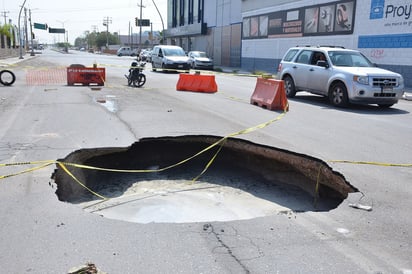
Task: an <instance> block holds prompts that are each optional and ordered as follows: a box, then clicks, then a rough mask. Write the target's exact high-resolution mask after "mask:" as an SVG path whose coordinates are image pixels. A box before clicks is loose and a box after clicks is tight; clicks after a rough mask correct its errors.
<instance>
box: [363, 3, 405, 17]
mask: <svg viewBox="0 0 412 274" xmlns="http://www.w3.org/2000/svg"><path fill="white" fill-rule="evenodd" d="M411 13H412V4H410V1H387V3H385V0H371V11H370V16H369V18H370V19H404V20H409V19H411Z"/></svg>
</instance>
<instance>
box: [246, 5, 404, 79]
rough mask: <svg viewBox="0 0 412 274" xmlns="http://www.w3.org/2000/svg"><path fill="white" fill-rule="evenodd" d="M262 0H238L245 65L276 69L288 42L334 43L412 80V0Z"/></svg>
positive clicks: (300, 43)
mask: <svg viewBox="0 0 412 274" xmlns="http://www.w3.org/2000/svg"><path fill="white" fill-rule="evenodd" d="M259 2H260V1H259ZM262 2H263V3H260V4H259V5H258V6H257V5H256V1H252V0H244V1H242V3H243V6H242V24H243V29H242V68H243V69H246V70H251V71H253V70H263V71H269V72H272V73H275V72H276V69H277V66H278V64H279V62H280V60H281V58H282V57H283V55H284V54H285V52H286V51H287V49H288V48H290V47H292V46H296V45H334V46H343V47H345V48H351V49H358V50H360V51H361V52H362V53H363V54H365V55H366V56H367V57H368V58H369V59H371V60H372V61H373V62H374V63H376V64H378V65H379V66H380V67H384V68H388V69H391V70H394V71H396V72H399V73H401V74H402V75H403V76H404V78H405V80H406V85H407V86H412V64H411V62H410V60H412V16H411V15H412V14H411V13H412V3H411V2H410V1H407V0H368V1H363V0H362V1H361V0H351V1H349V0H345V1H309V0H307V1H288V3H284V4H280V5H279V4H278V5H273V4H271V3H269V1H262ZM265 2H266V3H265ZM314 2H316V4H314ZM253 6H254V8H252V7H253Z"/></svg>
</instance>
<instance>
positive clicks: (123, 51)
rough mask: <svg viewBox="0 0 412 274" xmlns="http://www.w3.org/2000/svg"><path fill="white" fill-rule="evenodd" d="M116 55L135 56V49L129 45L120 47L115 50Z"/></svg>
mask: <svg viewBox="0 0 412 274" xmlns="http://www.w3.org/2000/svg"><path fill="white" fill-rule="evenodd" d="M117 56H137V50H136V49H132V48H130V47H121V48H119V49H118V50H117Z"/></svg>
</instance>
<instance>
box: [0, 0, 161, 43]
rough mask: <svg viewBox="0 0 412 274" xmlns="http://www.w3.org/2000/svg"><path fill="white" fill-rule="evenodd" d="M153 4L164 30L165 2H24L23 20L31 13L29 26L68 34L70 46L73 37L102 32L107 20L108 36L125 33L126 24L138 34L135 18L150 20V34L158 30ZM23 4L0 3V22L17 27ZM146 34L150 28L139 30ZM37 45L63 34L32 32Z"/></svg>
mask: <svg viewBox="0 0 412 274" xmlns="http://www.w3.org/2000/svg"><path fill="white" fill-rule="evenodd" d="M153 1H154V2H155V3H156V5H157V7H158V9H159V11H160V13H161V15H162V18H163V22H164V28H165V29H166V28H167V0H114V1H113V0H111V1H109V0H26V3H25V5H24V7H25V8H27V16H29V10H30V11H31V17H32V23H40V24H47V25H48V26H49V27H52V28H64V29H66V31H67V33H68V41H69V43H71V44H74V40H75V39H76V38H77V37H82V36H83V37H84V33H85V31H93V30H95V29H96V30H97V31H106V27H105V26H103V21H104V20H105V19H106V20H107V19H108V21H109V22H110V23H109V32H111V33H114V32H118V33H120V34H121V35H127V34H128V33H129V31H128V30H129V23H130V25H131V27H132V30H133V33H138V32H139V29H140V28H139V27H136V26H135V17H140V7H139V6H140V3H142V6H143V8H142V18H143V19H150V22H151V23H152V24H153V30H155V31H156V30H158V31H160V30H162V28H163V27H162V21H161V18H160V15H159V13H158V12H157V10H156V7H155V5H154V4H153ZM23 2H24V0H0V22H1V24H4V21H5V16H6V22H8V21H9V19H11V20H12V23H13V24H14V25H18V17H19V11H20V7H21V6H22V4H23ZM21 18H22V21H21V26H22V25H23V24H24V20H23V18H24V10H23V11H22V14H21ZM144 31H150V27H142V32H144ZM33 32H34V34H35V37H36V40H39V43H53V42H63V41H64V36H63V34H54V33H49V32H48V31H47V30H39V29H33Z"/></svg>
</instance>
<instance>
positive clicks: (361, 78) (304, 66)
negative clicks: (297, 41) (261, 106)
mask: <svg viewBox="0 0 412 274" xmlns="http://www.w3.org/2000/svg"><path fill="white" fill-rule="evenodd" d="M278 79H281V80H283V81H284V83H285V91H286V95H287V96H288V97H289V98H292V97H294V96H295V94H296V92H297V91H308V92H311V93H314V94H319V95H324V96H327V97H328V98H329V101H330V102H331V103H332V104H333V105H334V106H340V107H344V106H347V105H348V103H354V104H378V105H379V106H380V107H382V108H389V107H391V106H392V105H393V104H396V103H397V102H398V100H399V99H400V98H402V95H403V93H404V82H403V77H402V76H401V75H400V74H398V73H395V72H392V71H389V70H384V69H381V68H378V67H376V65H375V64H373V63H371V61H369V60H368V59H367V58H366V57H365V56H364V55H363V54H362V53H360V52H359V51H356V50H349V49H345V48H342V47H333V46H304V47H293V48H290V49H289V50H288V52H287V53H286V55H285V56H284V57H283V59H282V61H281V62H280V64H279V68H278Z"/></svg>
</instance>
